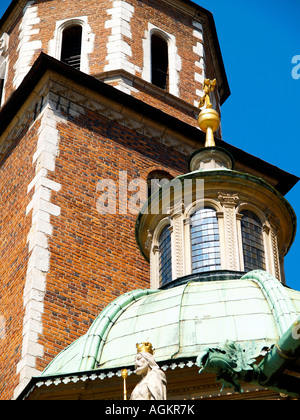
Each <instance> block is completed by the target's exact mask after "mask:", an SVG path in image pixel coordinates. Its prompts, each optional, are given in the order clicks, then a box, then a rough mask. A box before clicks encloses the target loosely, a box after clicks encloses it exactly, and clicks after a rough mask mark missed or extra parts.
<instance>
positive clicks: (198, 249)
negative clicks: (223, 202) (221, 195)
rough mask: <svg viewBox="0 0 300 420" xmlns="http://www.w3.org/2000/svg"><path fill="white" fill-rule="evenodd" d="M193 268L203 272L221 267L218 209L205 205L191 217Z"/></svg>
mask: <svg viewBox="0 0 300 420" xmlns="http://www.w3.org/2000/svg"><path fill="white" fill-rule="evenodd" d="M191 222H192V224H191V242H192V244H191V245H192V270H193V273H202V272H205V271H213V270H220V269H221V255H220V240H219V225H218V219H217V215H216V211H215V210H214V209H212V208H208V207H205V208H204V209H200V210H198V211H196V212H195V213H194V214H193V215H192V217H191Z"/></svg>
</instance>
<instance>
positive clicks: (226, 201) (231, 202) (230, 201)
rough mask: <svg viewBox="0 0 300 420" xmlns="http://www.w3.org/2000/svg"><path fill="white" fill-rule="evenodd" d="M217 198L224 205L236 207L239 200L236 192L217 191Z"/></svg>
mask: <svg viewBox="0 0 300 420" xmlns="http://www.w3.org/2000/svg"><path fill="white" fill-rule="evenodd" d="M218 199H219V201H220V203H221V204H222V206H225V207H236V206H237V205H238V203H239V201H240V197H239V196H238V194H226V193H221V192H219V194H218Z"/></svg>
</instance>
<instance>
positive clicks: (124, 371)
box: [121, 369, 128, 401]
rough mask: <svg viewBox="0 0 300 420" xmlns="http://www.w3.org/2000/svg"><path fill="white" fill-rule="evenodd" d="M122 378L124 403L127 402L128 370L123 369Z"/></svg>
mask: <svg viewBox="0 0 300 420" xmlns="http://www.w3.org/2000/svg"><path fill="white" fill-rule="evenodd" d="M121 376H122V379H123V395H124V401H126V400H127V386H126V379H127V377H128V370H127V369H122V370H121Z"/></svg>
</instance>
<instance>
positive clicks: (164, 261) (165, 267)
mask: <svg viewBox="0 0 300 420" xmlns="http://www.w3.org/2000/svg"><path fill="white" fill-rule="evenodd" d="M169 228H170V226H169V225H168V226H166V227H165V228H164V229H163V230H162V232H161V234H160V237H159V280H160V286H164V285H165V284H167V283H169V282H171V281H172V253H171V233H170V230H169Z"/></svg>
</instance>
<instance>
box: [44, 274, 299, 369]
mask: <svg viewBox="0 0 300 420" xmlns="http://www.w3.org/2000/svg"><path fill="white" fill-rule="evenodd" d="M299 314H300V292H296V291H294V290H291V289H289V288H286V287H284V286H283V285H282V284H281V283H280V282H279V281H278V280H276V279H275V278H273V277H272V276H271V275H269V274H267V273H266V272H264V271H253V272H250V273H248V274H246V275H245V276H243V277H242V278H240V279H234V280H215V281H204V282H203V281H202V282H201V281H191V282H187V283H186V284H182V285H180V286H177V287H174V288H170V289H167V290H137V291H133V292H130V293H127V294H125V295H123V296H121V297H120V298H118V299H116V300H115V301H114V302H112V303H111V304H110V305H109V306H108V307H107V308H106V309H104V311H102V313H101V314H100V315H99V316H98V317H97V319H96V320H95V321H94V323H93V325H92V326H91V328H90V329H89V331H88V332H87V334H86V335H84V336H83V337H81V338H79V339H78V340H77V341H75V342H74V343H73V344H71V345H70V346H69V347H68V348H66V349H65V350H64V351H62V352H61V353H60V354H59V355H58V356H57V357H56V358H55V359H54V360H53V361H52V362H51V363H50V364H49V365H48V367H47V368H46V369H45V371H44V372H43V376H46V375H56V374H60V373H75V372H84V371H88V370H93V369H102V368H103V369H111V368H118V367H126V366H131V365H132V364H133V362H134V359H135V355H136V343H138V342H144V341H150V342H151V343H152V344H153V346H154V348H155V349H156V350H155V358H156V360H157V361H158V362H162V361H169V360H176V359H194V358H196V357H197V356H198V355H199V353H200V352H201V351H202V350H203V348H207V347H209V346H215V345H218V344H219V343H221V342H224V341H226V340H232V341H235V342H238V343H240V344H242V343H246V342H252V341H254V342H255V343H256V344H257V345H259V346H260V345H261V347H263V346H270V345H272V344H274V343H275V342H277V341H278V339H279V338H280V337H281V336H282V335H283V334H284V332H285V331H286V330H287V329H288V328H289V327H290V325H291V324H292V323H293V322H294V321H295V319H296V318H297V317H298V316H299Z"/></svg>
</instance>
